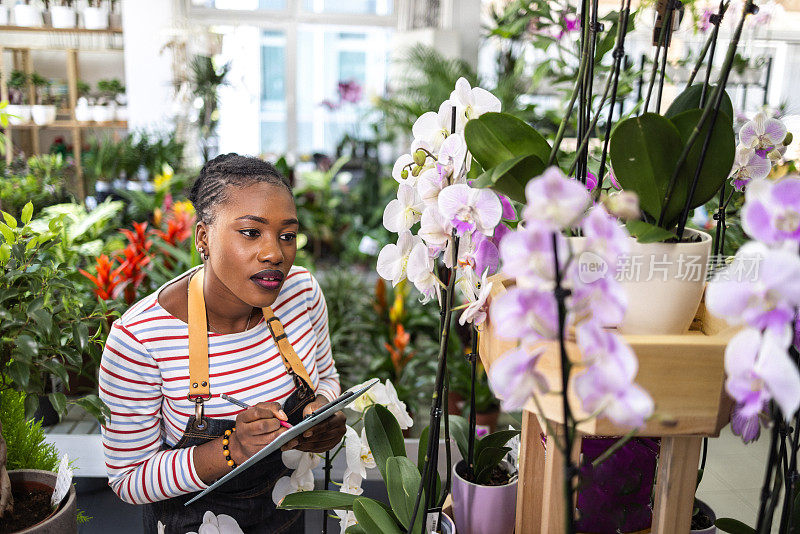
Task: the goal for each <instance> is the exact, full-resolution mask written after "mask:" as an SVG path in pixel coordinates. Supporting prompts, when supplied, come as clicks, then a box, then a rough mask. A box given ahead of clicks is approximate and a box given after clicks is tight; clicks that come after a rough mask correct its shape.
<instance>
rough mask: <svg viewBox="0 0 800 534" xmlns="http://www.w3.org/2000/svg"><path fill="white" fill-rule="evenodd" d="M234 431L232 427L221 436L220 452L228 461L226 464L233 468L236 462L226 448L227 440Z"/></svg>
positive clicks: (234, 428)
mask: <svg viewBox="0 0 800 534" xmlns="http://www.w3.org/2000/svg"><path fill="white" fill-rule="evenodd" d="M234 432H236V427H233V429H231V430H226V431H225V437H224V438H222V454H224V455H225V460H226V461H227V462H228V465H229V466H230V467H231V468H234V469H235V468H236V462H234V461H233V458H231V451H229V450H228V442H229V440H230V437H231V434H233V433H234Z"/></svg>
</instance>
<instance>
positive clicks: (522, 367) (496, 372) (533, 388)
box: [489, 347, 549, 412]
mask: <svg viewBox="0 0 800 534" xmlns="http://www.w3.org/2000/svg"><path fill="white" fill-rule="evenodd" d="M543 352H544V347H540V348H539V349H538V350H536V351H534V352H532V353H529V352H528V351H526V350H525V349H522V348H518V349H515V350H513V351H511V352H509V353H508V354H505V355H504V356H503V357H502V358H500V359H499V360H497V361H496V362H495V363H494V365H492V368H491V369H490V371H489V385H490V386H491V388H492V391H493V392H494V394H495V395H496V396H497V398H499V399H500V400H501V401H502V404H503V409H504V410H505V411H507V412H513V411H517V410H521V409H522V408H524V407H525V404H526V403H527V402H528V399H530V398H531V397H532V396H533V395H534V394H538V393H546V392H547V391H548V389H549V388H548V384H547V379H546V378H545V377H544V375H542V374H541V373H540V372H539V371H538V370H537V369H536V363H537V361H538V360H539V356H541V355H542V353H543Z"/></svg>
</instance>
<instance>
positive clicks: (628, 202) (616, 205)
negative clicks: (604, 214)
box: [602, 191, 640, 221]
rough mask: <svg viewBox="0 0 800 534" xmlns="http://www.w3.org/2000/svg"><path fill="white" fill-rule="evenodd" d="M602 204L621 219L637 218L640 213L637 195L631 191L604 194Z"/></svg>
mask: <svg viewBox="0 0 800 534" xmlns="http://www.w3.org/2000/svg"><path fill="white" fill-rule="evenodd" d="M602 202H603V205H604V206H605V207H606V209H607V210H608V212H609V213H611V214H612V215H615V216H616V217H619V218H620V219H622V220H623V221H627V220H629V219H638V218H639V215H640V210H639V197H638V196H637V195H636V193H633V192H631V191H618V192H616V193H611V194H610V195H608V196H605V197H604V198H603V200H602Z"/></svg>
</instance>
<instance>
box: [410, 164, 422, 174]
mask: <svg viewBox="0 0 800 534" xmlns="http://www.w3.org/2000/svg"><path fill="white" fill-rule="evenodd" d="M421 172H422V167H420V166H416V167H414V168H413V169H411V176H419V173H421Z"/></svg>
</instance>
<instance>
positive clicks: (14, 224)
mask: <svg viewBox="0 0 800 534" xmlns="http://www.w3.org/2000/svg"><path fill="white" fill-rule="evenodd" d="M0 213H2V214H3V219H4V220H5V221H6V224H7V225H8V226H10V227H11V228H16V227H17V220H16V219H15V218H14V217H12V216H11V214H10V213H6V212H5V211H2V212H0Z"/></svg>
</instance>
